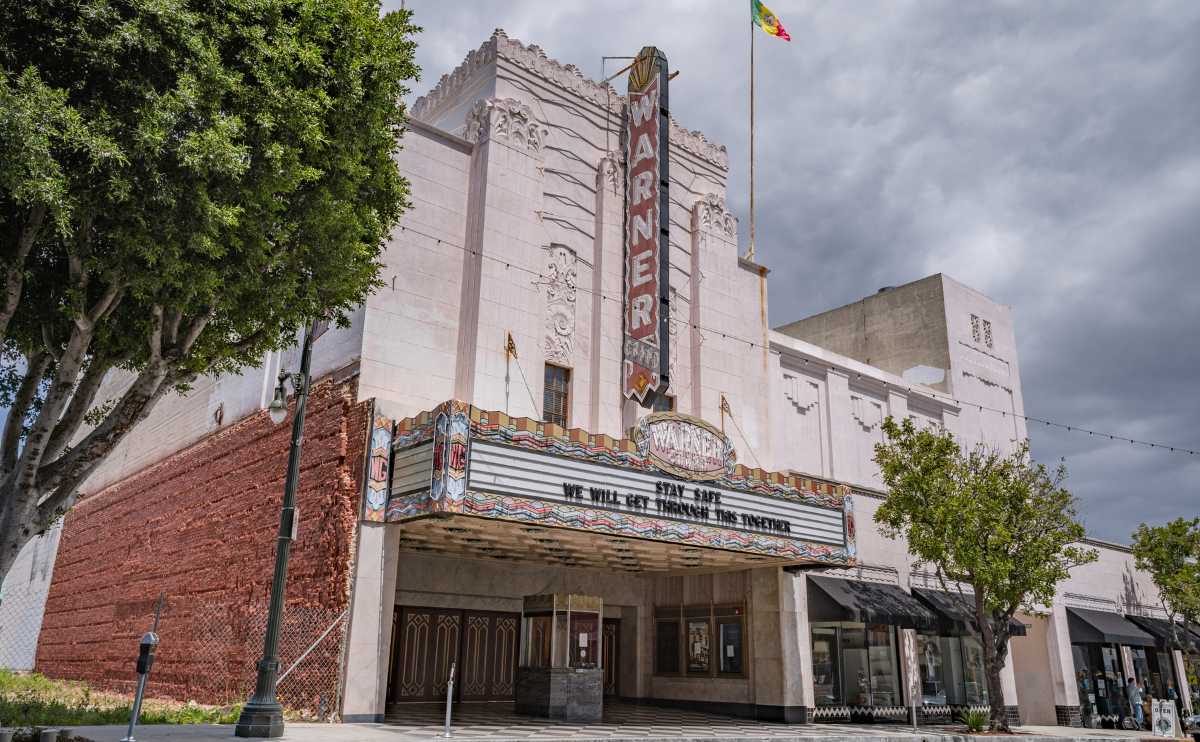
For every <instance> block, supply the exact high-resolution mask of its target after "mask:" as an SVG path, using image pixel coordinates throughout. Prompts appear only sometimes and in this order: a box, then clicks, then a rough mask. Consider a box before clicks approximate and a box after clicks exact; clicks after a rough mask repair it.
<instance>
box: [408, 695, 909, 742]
mask: <svg viewBox="0 0 1200 742" xmlns="http://www.w3.org/2000/svg"><path fill="white" fill-rule="evenodd" d="M444 713H445V708H444V707H442V708H440V709H439V708H435V707H432V706H426V705H414V706H401V707H397V708H395V710H394V711H393V712H392V713H389V714H388V716H387V724H388V726H390V727H392V728H395V729H396V730H397V731H402V732H403V733H404V735H405V736H406V737H407V738H412V739H422V738H425V739H433V738H435V737H439V736H440V735H441V734H442V729H443V727H442V723H443V714H444ZM452 731H453V735H454V737H455V738H460V739H469V740H486V741H488V742H492V741H498V740H572V741H575V740H608V739H611V740H616V739H644V740H651V739H675V740H679V739H716V738H721V739H747V740H755V739H762V740H786V739H796V738H800V737H806V738H811V737H830V736H832V737H841V738H850V737H863V736H872V737H877V736H889V737H891V736H897V737H909V736H921V735H913V732H912V728H911V727H905V726H901V725H889V724H878V725H869V726H851V725H848V724H807V725H798V724H775V723H771V722H763V721H754V720H752V719H737V718H731V717H728V716H718V715H715V714H704V713H699V712H695V711H680V710H676V709H670V708H660V707H657V706H645V705H641V704H627V703H614V702H611V701H606V702H605V704H604V719H603V721H601V722H600V723H595V724H583V723H576V722H564V721H552V720H550V719H539V718H536V717H532V716H521V715H518V714H516V713H514V712H513V710H512V705H511V703H495V704H487V703H480V704H461V705H459V706H456V707H455V708H454V715H453V719H452ZM923 731H924V732H925V733H926V734H928V732H930V731H932V730H931V729H930V728H928V727H926V728H924V729H923Z"/></svg>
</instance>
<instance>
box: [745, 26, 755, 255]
mask: <svg viewBox="0 0 1200 742" xmlns="http://www.w3.org/2000/svg"><path fill="white" fill-rule="evenodd" d="M746 259H747V260H754V22H753V21H751V23H750V249H749V250H747V251H746Z"/></svg>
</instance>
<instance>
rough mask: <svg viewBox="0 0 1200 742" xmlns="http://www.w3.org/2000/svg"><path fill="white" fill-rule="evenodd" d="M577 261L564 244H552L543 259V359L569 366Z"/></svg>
mask: <svg viewBox="0 0 1200 742" xmlns="http://www.w3.org/2000/svg"><path fill="white" fill-rule="evenodd" d="M578 265H579V258H578V257H577V256H576V255H575V253H574V252H573V251H572V250H571V249H570V248H569V247H566V246H564V245H551V246H550V248H549V250H547V260H546V283H545V286H546V336H545V339H544V341H543V349H544V350H545V354H546V360H548V361H553V362H554V363H559V364H562V365H564V366H569V365H570V360H571V349H572V347H573V345H574V343H575V296H576V285H577V282H578V280H579V268H578Z"/></svg>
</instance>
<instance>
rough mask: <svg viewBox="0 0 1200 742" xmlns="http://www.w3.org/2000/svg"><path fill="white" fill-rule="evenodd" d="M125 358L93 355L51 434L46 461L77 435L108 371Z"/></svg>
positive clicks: (45, 456)
mask: <svg viewBox="0 0 1200 742" xmlns="http://www.w3.org/2000/svg"><path fill="white" fill-rule="evenodd" d="M123 360H124V358H117V359H112V360H111V361H110V360H108V359H104V358H99V357H96V356H93V357H92V360H91V362H90V363H89V364H88V367H87V370H86V371H84V373H83V378H82V379H80V380H79V384H78V386H76V387H75V393H74V394H72V395H71V403H70V404H69V405H67V411H66V412H64V413H63V416H62V418H60V419H59V421H58V425H57V426H55V428H54V432H53V433H52V434H51V435H50V441H49V442H48V443H47V444H46V452H45V454H44V455H43V460H44V461H53V460H54V459H56V458H58V457H59V455H60V454H62V452H63V450H64V449H65V448H66V447H67V444H69V443H70V442H71V439H72V438H74V437H75V433H76V432H77V431H78V430H79V426H80V425H81V424H82V423H83V418H84V416H85V415H87V412H88V410H90V409H91V408H92V403H93V402H94V401H95V400H96V393H97V392H98V391H100V386H101V384H103V383H104V379H105V377H106V376H107V375H108V372H109V371H110V370H111V369H112V368H113V367H114V366H117V365H119V364H120V363H121V361H123Z"/></svg>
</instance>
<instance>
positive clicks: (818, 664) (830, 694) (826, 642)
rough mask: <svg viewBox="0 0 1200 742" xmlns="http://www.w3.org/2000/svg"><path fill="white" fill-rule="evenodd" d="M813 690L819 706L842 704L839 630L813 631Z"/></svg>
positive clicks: (820, 629) (821, 629) (824, 629)
mask: <svg viewBox="0 0 1200 742" xmlns="http://www.w3.org/2000/svg"><path fill="white" fill-rule="evenodd" d="M812 652H813V690H814V691H815V693H816V699H817V705H818V706H836V705H838V704H840V703H842V687H841V683H839V682H838V664H839V663H838V650H837V629H835V628H816V627H814V628H813V630H812Z"/></svg>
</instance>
